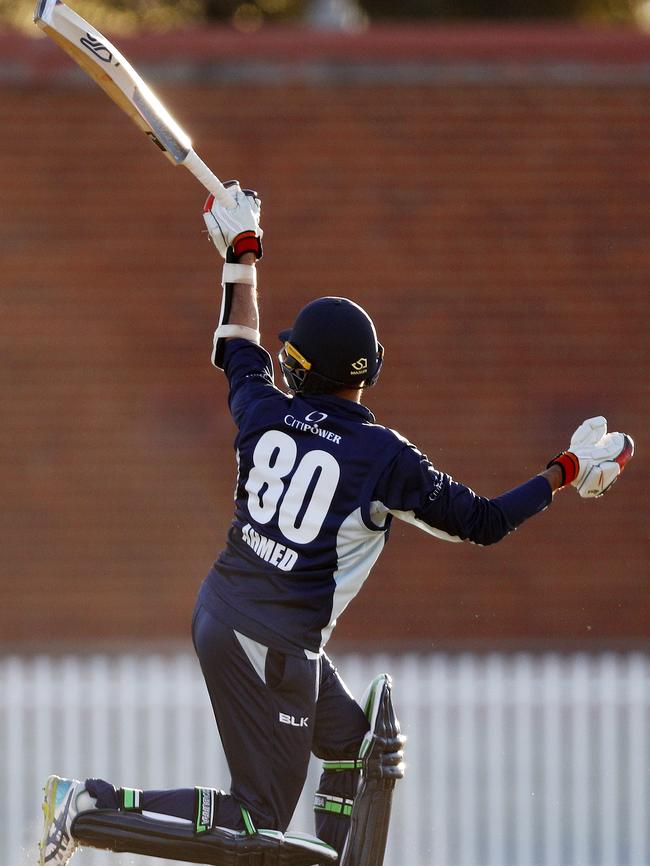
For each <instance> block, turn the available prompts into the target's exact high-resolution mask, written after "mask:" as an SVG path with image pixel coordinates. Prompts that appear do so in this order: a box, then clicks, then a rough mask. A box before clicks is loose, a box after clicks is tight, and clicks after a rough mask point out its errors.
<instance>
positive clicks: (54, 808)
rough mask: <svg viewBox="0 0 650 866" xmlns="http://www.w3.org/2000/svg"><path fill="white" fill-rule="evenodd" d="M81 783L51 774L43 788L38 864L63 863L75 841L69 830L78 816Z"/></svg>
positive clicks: (61, 864)
mask: <svg viewBox="0 0 650 866" xmlns="http://www.w3.org/2000/svg"><path fill="white" fill-rule="evenodd" d="M84 790H85V789H84V784H83V782H79V781H78V780H77V779H61V778H60V777H59V776H50V777H49V779H48V780H47V782H46V783H45V787H44V788H43V791H44V792H45V797H44V799H43V815H44V822H43V837H42V838H41V841H40V843H39V846H38V848H39V856H38V866H66V863H67V862H68V860H69V859H70V858H71V857H72V855H73V854H74V852H75V849H76V848H77V846H78V843H77V841H76V840H75V839H73V837H72V835H71V833H70V827H71V826H72V822H73V820H74V819H75V818H76V817H77V812H78V811H79V810H78V808H77V796H78V795H79V794H80V793H81V792H82V791H84Z"/></svg>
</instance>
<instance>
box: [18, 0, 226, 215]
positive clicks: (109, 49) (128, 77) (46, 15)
mask: <svg viewBox="0 0 650 866" xmlns="http://www.w3.org/2000/svg"><path fill="white" fill-rule="evenodd" d="M34 21H35V22H36V24H37V25H38V26H39V27H40V28H41V30H43V31H44V32H45V33H46V34H47V35H48V36H49V37H50V38H51V39H52V40H53V41H54V42H56V43H57V45H59V46H60V47H61V48H62V49H63V50H64V51H65V52H66V53H67V54H68V55H69V56H70V57H71V58H72V59H73V60H74V61H75V63H77V65H78V66H80V67H81V68H82V69H83V70H84V71H85V72H86V73H87V74H88V75H89V76H90V77H91V78H93V79H94V80H95V81H96V82H97V84H99V86H100V87H101V88H102V89H103V90H104V91H105V92H106V93H107V94H108V96H110V98H111V99H112V100H113V102H115V103H116V104H117V105H118V106H119V107H120V108H121V109H122V111H124V112H125V113H126V114H127V115H128V116H129V117H130V118H131V120H132V121H133V122H134V123H135V124H136V126H138V127H139V128H140V129H141V130H142V131H143V132H144V133H145V134H146V135H147V136H148V137H149V138H150V139H151V140H152V141H153V142H154V144H156V145H157V146H158V147H159V148H160V150H162V151H163V153H164V154H165V156H167V158H168V159H169V160H170V161H171V162H173V163H174V164H176V165H183V166H185V167H186V168H187V169H188V170H189V171H191V172H192V174H194V175H195V177H196V178H197V179H198V180H199V181H200V182H201V183H202V184H203V185H204V186H205V187H206V189H208V190H209V191H210V192H211V193H212V194H213V195H214V196H215V198H216V199H217V200H218V201H219V202H221V204H224V205H225V206H226V207H232V206H233V205H234V201H233V199H232V197H231V196H230V195H229V194H228V191H227V190H226V189H225V187H224V186H223V184H222V183H221V181H220V180H219V178H218V177H217V176H216V175H215V174H213V172H212V171H210V169H209V168H208V167H207V166H206V164H205V163H204V162H203V160H201V159H200V158H199V157H198V156H197V154H196V152H195V151H194V149H193V148H192V142H191V140H190V137H189V136H188V134H187V133H186V132H185V131H184V130H183V129H182V127H181V126H180V125H179V124H178V123H177V122H176V120H174V118H173V117H172V115H171V114H170V113H169V111H168V110H167V109H166V108H165V106H164V105H163V104H162V102H161V101H160V100H159V99H158V97H157V96H156V95H155V93H154V92H153V91H152V90H151V88H150V87H149V85H148V84H147V83H146V82H145V81H144V80H143V79H142V78H141V76H140V75H139V74H138V73H137V72H136V71H135V69H134V68H133V66H131V64H130V63H129V61H128V60H127V59H126V58H125V57H124V55H123V54H121V52H120V51H118V49H117V48H116V47H115V46H114V45H113V44H112V42H110V41H109V40H108V39H107V38H106V37H105V36H104V35H103V34H102V33H100V32H99V30H97V29H96V28H95V27H93V26H92V25H91V24H90V23H89V22H88V21H86V20H85V19H84V18H82V17H81V16H80V15H78V14H77V13H76V12H74V11H73V10H72V9H70V8H69V7H68V6H66V5H65V3H62V2H61V0H39V2H38V4H37V6H36V10H35V12H34Z"/></svg>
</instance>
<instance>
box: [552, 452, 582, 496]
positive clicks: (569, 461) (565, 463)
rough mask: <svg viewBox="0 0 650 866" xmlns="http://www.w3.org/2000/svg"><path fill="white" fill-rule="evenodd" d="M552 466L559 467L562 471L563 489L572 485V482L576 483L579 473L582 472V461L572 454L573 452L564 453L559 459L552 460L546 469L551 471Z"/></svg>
mask: <svg viewBox="0 0 650 866" xmlns="http://www.w3.org/2000/svg"><path fill="white" fill-rule="evenodd" d="M551 466H559V467H560V469H561V470H562V486H563V487H564V486H565V485H566V484H571V482H572V481H575V480H576V478H577V477H578V472H580V461H579V460H578V458H577V457H576V455H575V454H572V453H571V451H563V452H562V453H561V454H558V455H557V457H554V458H553V459H552V460H551V462H550V463H549V464H548V466H547V467H546V468H547V469H550V467H551Z"/></svg>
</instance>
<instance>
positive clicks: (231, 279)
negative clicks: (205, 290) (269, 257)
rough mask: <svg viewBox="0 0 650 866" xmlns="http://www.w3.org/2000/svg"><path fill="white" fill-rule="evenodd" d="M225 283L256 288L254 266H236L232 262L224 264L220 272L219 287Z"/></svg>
mask: <svg viewBox="0 0 650 866" xmlns="http://www.w3.org/2000/svg"><path fill="white" fill-rule="evenodd" d="M226 283H233V284H235V283H244V284H245V285H247V286H252V287H253V288H256V287H257V270H256V268H255V265H238V264H235V263H234V262H226V263H225V265H224V266H223V271H222V272H221V285H222V286H225V285H226Z"/></svg>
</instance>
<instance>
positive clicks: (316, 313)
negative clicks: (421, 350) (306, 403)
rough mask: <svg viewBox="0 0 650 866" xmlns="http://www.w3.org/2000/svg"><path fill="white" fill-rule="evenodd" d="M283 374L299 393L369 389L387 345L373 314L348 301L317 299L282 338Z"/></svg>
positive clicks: (282, 332)
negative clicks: (384, 345)
mask: <svg viewBox="0 0 650 866" xmlns="http://www.w3.org/2000/svg"><path fill="white" fill-rule="evenodd" d="M278 336H279V338H280V340H281V341H282V343H283V344H284V345H283V347H282V349H281V350H280V354H279V356H278V358H279V361H280V368H281V369H282V374H283V376H284V378H285V381H286V383H287V385H288V386H289V388H291V390H292V391H294V392H295V393H296V394H299V393H309V394H319V393H320V394H323V393H331V392H333V391H337V390H340V389H342V388H370V387H371V386H372V385H374V384H375V382H376V381H377V378H378V376H379V371H380V370H381V365H382V361H383V357H384V347H383V346H382V345H381V343H379V342H378V340H377V332H376V331H375V326H374V324H373V322H372V319H371V318H370V316H369V315H368V314H367V313H366V311H365V310H364V309H362V308H361V307H360V306H359V305H358V304H355V303H354V302H353V301H349V300H348V299H347V298H333V297H328V298H318V299H317V300H315V301H312V302H311V303H309V304H307V306H306V307H303V309H302V310H301V311H300V312H299V313H298V316H297V318H296V320H295V322H294V323H293V326H292V327H291V328H287V330H285V331H281V332H280V334H279V335H278Z"/></svg>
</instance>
